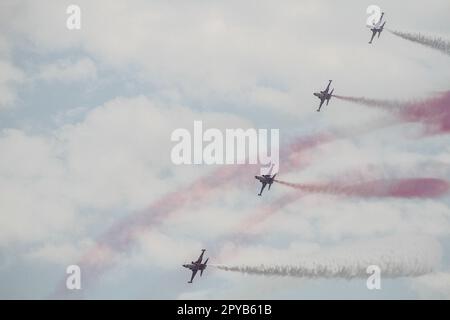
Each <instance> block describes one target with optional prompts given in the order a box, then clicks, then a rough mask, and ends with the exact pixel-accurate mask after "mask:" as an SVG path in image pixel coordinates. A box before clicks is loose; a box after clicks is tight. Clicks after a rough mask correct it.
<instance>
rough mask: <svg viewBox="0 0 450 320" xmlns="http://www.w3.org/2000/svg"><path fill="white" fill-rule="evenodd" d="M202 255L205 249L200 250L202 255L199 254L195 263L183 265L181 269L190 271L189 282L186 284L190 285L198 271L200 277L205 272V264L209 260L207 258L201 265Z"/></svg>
mask: <svg viewBox="0 0 450 320" xmlns="http://www.w3.org/2000/svg"><path fill="white" fill-rule="evenodd" d="M204 253H205V249H202V253H201V254H200V257H198V259H197V261H191V263H188V264H183V267H185V268H187V269H189V270H191V271H192V276H191V280H190V281H188V283H192V280H194V277H195V275H196V274H197V272H198V271H199V270H200V277H201V276H202V275H203V271H205V269H206V264H207V263H208V260H209V258H208V259H206V260H205V263H202V260H203V254H204Z"/></svg>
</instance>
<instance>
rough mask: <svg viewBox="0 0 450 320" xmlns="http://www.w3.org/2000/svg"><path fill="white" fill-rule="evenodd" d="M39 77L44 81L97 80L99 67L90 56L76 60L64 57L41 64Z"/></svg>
mask: <svg viewBox="0 0 450 320" xmlns="http://www.w3.org/2000/svg"><path fill="white" fill-rule="evenodd" d="M37 78H38V79H40V80H44V81H48V82H51V81H58V82H66V83H72V82H76V81H82V80H95V79H96V78H97V67H96V65H95V63H94V62H93V61H92V60H91V59H89V58H81V59H78V60H75V61H72V60H69V59H64V60H58V61H56V62H52V63H50V64H46V65H41V66H40V68H39V72H38V75H37Z"/></svg>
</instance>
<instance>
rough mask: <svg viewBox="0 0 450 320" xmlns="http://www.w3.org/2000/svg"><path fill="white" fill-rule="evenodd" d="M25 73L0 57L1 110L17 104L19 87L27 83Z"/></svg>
mask: <svg viewBox="0 0 450 320" xmlns="http://www.w3.org/2000/svg"><path fill="white" fill-rule="evenodd" d="M25 78H26V77H25V74H24V72H23V71H22V70H21V69H19V68H17V67H16V66H14V65H13V64H12V63H11V62H10V61H8V60H2V58H1V57H0V110H2V109H6V108H11V107H13V106H14V104H15V103H16V102H17V92H16V91H17V86H18V85H20V84H22V83H23V82H24V81H25Z"/></svg>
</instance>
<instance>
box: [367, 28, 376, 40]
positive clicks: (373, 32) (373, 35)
mask: <svg viewBox="0 0 450 320" xmlns="http://www.w3.org/2000/svg"><path fill="white" fill-rule="evenodd" d="M371 30H372V38H371V39H370V41H369V43H372V41H373V38H375V35H376V34H377V30H376V29H371Z"/></svg>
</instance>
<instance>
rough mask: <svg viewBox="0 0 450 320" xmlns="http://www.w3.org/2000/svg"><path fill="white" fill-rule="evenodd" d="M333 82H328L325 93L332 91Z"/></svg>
mask: <svg viewBox="0 0 450 320" xmlns="http://www.w3.org/2000/svg"><path fill="white" fill-rule="evenodd" d="M330 85H331V81H330V82H328V85H327V88H326V89H325V91H324V93H328V90H330Z"/></svg>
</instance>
